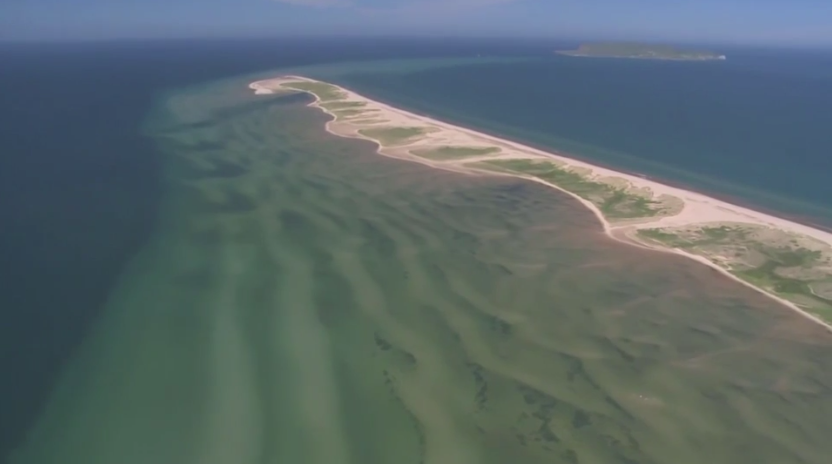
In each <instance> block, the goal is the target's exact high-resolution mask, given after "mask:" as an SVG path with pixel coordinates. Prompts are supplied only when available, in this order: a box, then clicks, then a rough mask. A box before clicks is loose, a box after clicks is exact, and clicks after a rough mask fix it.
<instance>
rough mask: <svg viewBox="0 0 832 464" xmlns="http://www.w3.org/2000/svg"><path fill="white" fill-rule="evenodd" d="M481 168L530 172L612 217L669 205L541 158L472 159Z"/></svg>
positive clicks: (627, 216) (646, 213)
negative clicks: (478, 160) (598, 180)
mask: <svg viewBox="0 0 832 464" xmlns="http://www.w3.org/2000/svg"><path fill="white" fill-rule="evenodd" d="M470 166H472V167H476V168H480V169H490V170H496V171H501V172H511V173H517V174H523V175H530V176H533V177H536V178H538V179H540V180H543V181H546V182H548V183H550V184H553V185H556V186H558V187H560V188H562V189H564V190H567V191H569V192H572V193H574V194H576V195H578V196H579V197H581V198H584V199H586V200H588V201H590V202H592V203H593V204H594V205H595V206H597V207H598V208H599V209H600V210H601V212H602V213H603V214H604V217H606V218H607V219H609V220H624V219H638V218H645V217H652V216H656V215H659V214H662V213H663V212H664V211H665V210H666V209H667V208H666V207H665V206H664V205H663V204H662V202H659V201H655V200H651V199H648V198H646V197H644V196H641V195H636V194H633V193H629V192H628V191H627V190H626V189H624V188H620V187H616V186H613V185H610V184H607V183H604V182H597V181H594V180H591V179H588V178H587V177H585V176H584V175H582V174H580V173H578V172H575V171H571V170H569V169H565V168H562V167H559V166H558V165H556V164H555V163H552V162H548V161H539V160H525V159H523V160H489V161H481V162H478V163H470Z"/></svg>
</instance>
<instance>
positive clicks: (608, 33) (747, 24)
mask: <svg viewBox="0 0 832 464" xmlns="http://www.w3.org/2000/svg"><path fill="white" fill-rule="evenodd" d="M297 35H303V36H322V35H379V36H383V35H399V36H409V35H416V36H419V35H422V36H424V35H428V36H437V35H441V36H476V37H551V38H558V39H570V38H577V39H614V40H668V41H675V42H702V43H710V42H713V43H737V44H786V45H819V46H829V47H832V0H0V40H12V41H16V40H91V39H92V40H98V39H102V40H106V39H117V38H165V37H262V36H297Z"/></svg>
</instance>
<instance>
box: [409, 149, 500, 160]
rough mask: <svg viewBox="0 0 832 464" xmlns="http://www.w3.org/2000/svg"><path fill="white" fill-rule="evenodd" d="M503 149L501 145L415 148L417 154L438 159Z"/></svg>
mask: <svg viewBox="0 0 832 464" xmlns="http://www.w3.org/2000/svg"><path fill="white" fill-rule="evenodd" d="M500 151H502V150H501V149H500V148H499V147H451V146H445V147H440V148H431V149H424V150H413V151H412V152H411V153H413V154H414V155H416V156H421V157H422V158H427V159H431V160H436V161H443V160H452V159H460V158H468V157H472V156H483V155H490V154H494V153H499V152H500Z"/></svg>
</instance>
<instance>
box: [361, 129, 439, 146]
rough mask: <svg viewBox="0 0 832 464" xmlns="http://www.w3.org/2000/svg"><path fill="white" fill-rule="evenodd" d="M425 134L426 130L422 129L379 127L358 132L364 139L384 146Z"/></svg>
mask: <svg viewBox="0 0 832 464" xmlns="http://www.w3.org/2000/svg"><path fill="white" fill-rule="evenodd" d="M427 132H428V129H426V128H424V127H379V128H377V129H376V128H374V129H361V130H359V131H358V133H359V134H361V135H363V136H365V137H369V138H371V139H375V140H378V142H379V143H380V144H382V145H384V146H390V145H398V144H401V143H403V142H406V141H408V139H411V138H413V137H416V136H419V135H424V134H426V133H427Z"/></svg>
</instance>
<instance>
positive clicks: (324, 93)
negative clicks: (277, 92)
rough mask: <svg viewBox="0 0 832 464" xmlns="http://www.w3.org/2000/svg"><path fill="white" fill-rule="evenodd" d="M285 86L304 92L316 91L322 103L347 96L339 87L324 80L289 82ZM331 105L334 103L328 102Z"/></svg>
mask: <svg viewBox="0 0 832 464" xmlns="http://www.w3.org/2000/svg"><path fill="white" fill-rule="evenodd" d="M283 86H284V87H286V88H289V89H295V90H302V91H304V92H309V93H314V94H315V95H317V96H318V98H319V99H320V100H321V103H326V102H331V101H332V100H340V99H343V98H344V97H345V95H344V92H343V91H342V90H341V89H339V88H338V87H336V86H334V85H330V84H325V83H323V82H289V83H286V84H283ZM327 104H328V105H331V104H332V103H327Z"/></svg>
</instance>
